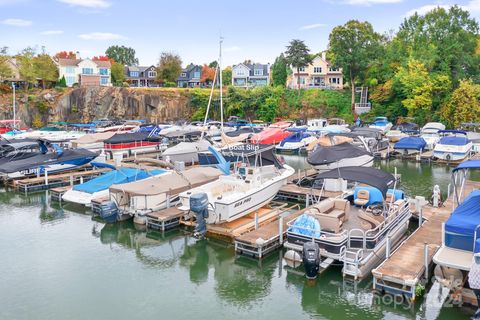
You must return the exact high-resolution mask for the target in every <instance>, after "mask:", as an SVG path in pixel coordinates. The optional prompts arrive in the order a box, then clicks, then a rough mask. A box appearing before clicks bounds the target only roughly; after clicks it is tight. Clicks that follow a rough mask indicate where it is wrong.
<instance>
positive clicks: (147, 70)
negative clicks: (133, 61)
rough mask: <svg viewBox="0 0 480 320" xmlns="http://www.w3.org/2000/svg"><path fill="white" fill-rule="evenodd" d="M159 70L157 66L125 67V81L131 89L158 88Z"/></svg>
mask: <svg viewBox="0 0 480 320" xmlns="http://www.w3.org/2000/svg"><path fill="white" fill-rule="evenodd" d="M156 79H157V68H156V67H155V66H153V65H152V66H148V67H141V66H125V81H127V82H128V83H129V84H130V86H131V87H156V86H157V82H156Z"/></svg>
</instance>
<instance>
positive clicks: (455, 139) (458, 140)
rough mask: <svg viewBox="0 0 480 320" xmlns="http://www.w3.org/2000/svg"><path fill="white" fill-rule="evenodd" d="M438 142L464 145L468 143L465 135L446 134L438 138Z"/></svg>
mask: <svg viewBox="0 0 480 320" xmlns="http://www.w3.org/2000/svg"><path fill="white" fill-rule="evenodd" d="M438 143H439V144H445V145H449V146H464V145H466V144H467V143H468V138H467V137H457V136H446V137H442V138H440V141H439V142H438Z"/></svg>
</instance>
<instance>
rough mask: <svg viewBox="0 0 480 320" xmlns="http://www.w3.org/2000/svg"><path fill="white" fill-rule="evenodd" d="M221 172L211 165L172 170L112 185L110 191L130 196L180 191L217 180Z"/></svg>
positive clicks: (169, 193)
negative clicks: (146, 178)
mask: <svg viewBox="0 0 480 320" xmlns="http://www.w3.org/2000/svg"><path fill="white" fill-rule="evenodd" d="M222 174H223V173H222V172H221V171H220V170H218V169H216V168H212V167H196V168H192V169H188V170H185V171H183V172H177V171H173V172H171V173H167V174H162V175H160V176H157V177H153V178H151V179H148V180H144V181H136V182H131V183H128V184H120V185H118V184H117V185H112V186H111V187H110V192H121V193H126V194H129V195H131V196H152V195H157V194H162V193H165V194H167V195H176V194H179V193H180V192H183V191H187V190H189V189H192V188H195V187H198V186H200V185H202V184H205V183H208V182H211V181H214V180H217V179H218V177H219V176H221V175H222Z"/></svg>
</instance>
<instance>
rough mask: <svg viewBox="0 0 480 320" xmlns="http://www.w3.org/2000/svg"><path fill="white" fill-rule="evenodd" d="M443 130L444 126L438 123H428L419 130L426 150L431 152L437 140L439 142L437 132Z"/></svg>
mask: <svg viewBox="0 0 480 320" xmlns="http://www.w3.org/2000/svg"><path fill="white" fill-rule="evenodd" d="M440 130H445V125H444V124H442V123H440V122H428V123H427V124H425V125H424V126H423V127H422V129H421V130H420V137H422V138H423V140H425V142H427V148H426V149H427V150H433V148H434V147H435V145H436V144H437V142H438V140H440V135H439V134H438V131H440Z"/></svg>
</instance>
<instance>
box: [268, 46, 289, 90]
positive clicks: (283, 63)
mask: <svg viewBox="0 0 480 320" xmlns="http://www.w3.org/2000/svg"><path fill="white" fill-rule="evenodd" d="M287 67H288V66H287V59H285V56H284V55H283V53H282V54H280V56H278V57H277V58H276V59H275V62H274V63H273V65H272V83H273V85H274V86H283V87H284V86H285V84H286V83H287V76H288V75H287Z"/></svg>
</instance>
